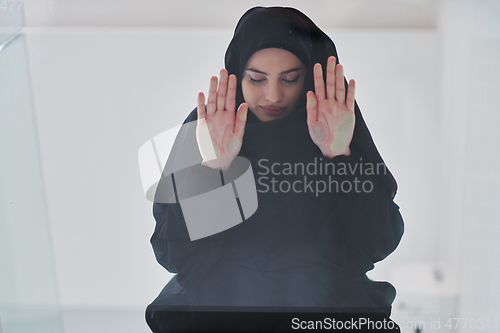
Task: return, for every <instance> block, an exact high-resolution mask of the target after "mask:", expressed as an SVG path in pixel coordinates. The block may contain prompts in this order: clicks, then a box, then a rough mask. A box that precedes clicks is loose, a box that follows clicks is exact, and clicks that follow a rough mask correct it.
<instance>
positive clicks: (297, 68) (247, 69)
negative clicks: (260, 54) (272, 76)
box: [245, 67, 304, 75]
mask: <svg viewBox="0 0 500 333" xmlns="http://www.w3.org/2000/svg"><path fill="white" fill-rule="evenodd" d="M303 68H304V67H295V68H292V69H288V70H286V71H283V72H281V73H279V74H278V75H282V74H287V73H291V72H295V71H298V70H301V69H303ZM245 70H246V71H251V72H255V73H259V74H264V75H269V74H267V73H266V72H263V71H259V70H258V69H255V68H246V69H245Z"/></svg>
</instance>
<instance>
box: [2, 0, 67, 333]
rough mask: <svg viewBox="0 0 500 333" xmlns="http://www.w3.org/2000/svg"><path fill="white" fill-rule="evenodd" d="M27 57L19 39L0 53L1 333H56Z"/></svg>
mask: <svg viewBox="0 0 500 333" xmlns="http://www.w3.org/2000/svg"><path fill="white" fill-rule="evenodd" d="M0 1H1V0H0ZM2 14H3V13H2ZM27 54H28V53H27V48H26V38H25V36H24V35H22V34H21V35H19V36H18V37H17V38H16V39H15V40H13V41H12V42H11V43H10V44H9V45H8V46H7V47H5V48H4V49H3V50H2V51H1V52H0V320H1V325H2V328H3V333H33V332H50V333H59V332H62V331H63V330H62V321H61V317H60V309H59V300H58V292H57V284H56V276H55V267H54V259H53V253H52V243H51V237H50V227H49V220H48V212H47V205H46V199H45V189H44V183H43V174H42V165H41V160H40V151H39V146H38V136H37V129H36V121H35V114H34V108H33V105H34V103H33V99H32V90H31V80H30V73H29V68H28V57H27ZM0 331H1V330H0Z"/></svg>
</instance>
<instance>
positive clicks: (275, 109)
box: [260, 105, 286, 115]
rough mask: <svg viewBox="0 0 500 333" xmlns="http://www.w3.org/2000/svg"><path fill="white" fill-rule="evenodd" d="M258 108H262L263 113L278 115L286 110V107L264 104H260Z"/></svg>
mask: <svg viewBox="0 0 500 333" xmlns="http://www.w3.org/2000/svg"><path fill="white" fill-rule="evenodd" d="M260 108H261V109H262V110H264V112H265V113H267V114H270V115H278V114H281V113H283V112H284V111H285V110H286V107H282V106H274V105H265V106H263V105H260Z"/></svg>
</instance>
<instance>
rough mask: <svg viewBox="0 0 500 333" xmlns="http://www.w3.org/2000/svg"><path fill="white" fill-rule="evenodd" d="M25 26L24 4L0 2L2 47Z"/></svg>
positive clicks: (0, 0) (0, 39) (19, 2)
mask: <svg viewBox="0 0 500 333" xmlns="http://www.w3.org/2000/svg"><path fill="white" fill-rule="evenodd" d="M23 26H24V2H22V1H8V0H0V45H1V44H3V42H5V41H6V40H7V39H8V38H9V37H10V36H13V35H14V34H15V33H16V32H17V31H18V30H19V29H21V28H22V27H23Z"/></svg>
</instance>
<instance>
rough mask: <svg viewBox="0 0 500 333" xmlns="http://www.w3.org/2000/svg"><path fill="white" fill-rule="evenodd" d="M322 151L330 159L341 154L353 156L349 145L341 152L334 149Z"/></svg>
mask: <svg viewBox="0 0 500 333" xmlns="http://www.w3.org/2000/svg"><path fill="white" fill-rule="evenodd" d="M322 153H323V156H325V157H328V158H329V159H332V158H334V157H337V156H340V155H345V156H351V150H350V149H349V147H347V148H346V150H344V151H343V152H341V153H335V152H332V151H322Z"/></svg>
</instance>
